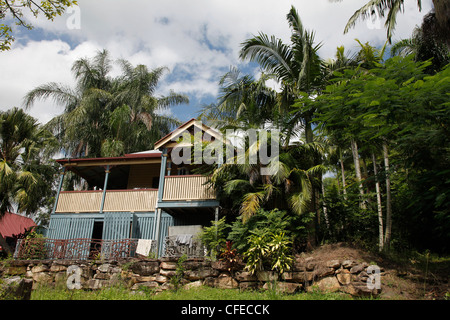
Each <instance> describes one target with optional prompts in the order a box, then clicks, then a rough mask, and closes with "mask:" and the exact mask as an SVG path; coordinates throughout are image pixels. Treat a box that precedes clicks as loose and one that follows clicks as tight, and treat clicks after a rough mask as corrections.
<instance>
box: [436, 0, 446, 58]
mask: <svg viewBox="0 0 450 320" xmlns="http://www.w3.org/2000/svg"><path fill="white" fill-rule="evenodd" d="M433 5H434V12H435V15H436V20H437V23H438V25H439V28H440V29H441V34H442V35H443V39H442V40H443V41H444V42H445V44H446V45H447V48H448V49H449V50H450V2H449V1H448V0H433Z"/></svg>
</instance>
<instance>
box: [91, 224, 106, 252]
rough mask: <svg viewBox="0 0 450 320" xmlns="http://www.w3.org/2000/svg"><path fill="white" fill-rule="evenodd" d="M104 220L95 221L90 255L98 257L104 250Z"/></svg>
mask: <svg viewBox="0 0 450 320" xmlns="http://www.w3.org/2000/svg"><path fill="white" fill-rule="evenodd" d="M102 238H103V221H95V222H94V227H93V230H92V237H91V247H90V250H89V257H91V258H96V257H97V256H98V255H100V254H101V252H102Z"/></svg>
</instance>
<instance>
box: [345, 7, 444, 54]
mask: <svg viewBox="0 0 450 320" xmlns="http://www.w3.org/2000/svg"><path fill="white" fill-rule="evenodd" d="M404 2H405V1H404V0H369V1H368V2H367V3H366V4H365V5H364V6H362V7H361V8H359V9H358V10H356V11H355V13H354V14H353V15H352V16H351V17H350V19H349V20H348V22H347V25H346V26H345V29H344V33H347V32H348V30H350V28H353V27H354V26H355V25H356V22H357V21H358V19H363V20H365V19H368V18H373V17H374V16H375V17H383V18H384V17H385V16H386V22H385V24H384V25H385V28H386V35H387V39H388V41H389V43H391V39H392V36H393V34H394V30H395V27H396V24H397V14H398V13H399V12H403V11H404V10H403V9H404ZM433 5H434V9H433V10H432V11H431V12H430V13H428V15H432V16H433V23H432V28H433V29H434V30H435V32H436V34H437V38H438V39H439V40H440V41H441V42H442V43H445V44H446V45H447V48H448V49H449V50H450V22H449V19H448V17H449V15H450V6H449V5H448V1H447V0H433ZM417 7H418V8H419V11H421V10H422V1H421V0H417Z"/></svg>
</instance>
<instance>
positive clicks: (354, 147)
mask: <svg viewBox="0 0 450 320" xmlns="http://www.w3.org/2000/svg"><path fill="white" fill-rule="evenodd" d="M351 146H352V154H353V162H354V163H355V174H356V180H357V182H358V187H359V193H360V194H361V199H360V201H359V207H360V208H361V209H366V203H365V202H364V189H363V185H362V178H361V166H360V165H359V153H358V144H357V143H356V141H355V139H353V138H352V140H351Z"/></svg>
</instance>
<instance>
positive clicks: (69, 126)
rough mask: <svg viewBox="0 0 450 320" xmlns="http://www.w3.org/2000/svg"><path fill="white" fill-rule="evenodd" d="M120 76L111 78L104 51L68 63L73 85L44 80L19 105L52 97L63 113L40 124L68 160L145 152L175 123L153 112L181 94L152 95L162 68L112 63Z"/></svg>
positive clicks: (181, 100) (183, 98)
mask: <svg viewBox="0 0 450 320" xmlns="http://www.w3.org/2000/svg"><path fill="white" fill-rule="evenodd" d="M118 62H119V64H120V66H121V67H122V74H121V75H119V76H117V77H111V76H110V72H111V69H112V60H111V58H110V55H109V53H108V51H106V50H102V51H99V52H98V53H97V54H96V55H95V56H94V57H93V58H90V59H88V58H82V59H78V60H76V61H75V62H74V64H73V65H72V72H73V74H74V77H75V81H76V86H75V88H70V87H67V86H65V85H62V84H58V83H54V82H50V83H47V84H43V85H40V86H38V87H36V88H34V89H33V90H31V91H29V92H28V93H27V94H26V96H25V98H24V101H25V107H27V108H28V107H30V106H32V105H33V104H34V102H35V101H37V100H39V99H43V100H46V99H52V100H53V101H54V102H56V103H57V104H58V105H60V106H62V107H63V108H64V112H63V113H62V114H61V115H59V116H56V117H54V118H53V119H52V120H50V121H49V122H48V123H47V124H46V128H47V129H48V130H50V131H51V132H52V133H53V134H54V135H55V136H56V137H57V138H58V139H59V141H60V144H61V145H60V151H62V152H64V153H65V154H70V155H71V156H72V157H83V156H89V157H100V156H120V155H123V154H124V153H130V152H136V151H142V150H148V149H149V148H151V147H152V146H153V144H154V142H155V141H157V140H158V139H160V138H161V137H162V136H165V135H166V134H167V133H169V132H170V130H171V129H172V128H173V127H174V126H175V125H179V121H178V120H177V119H175V118H172V117H168V116H164V115H161V114H160V113H159V112H157V110H158V111H159V110H161V109H167V108H169V107H171V106H173V105H177V104H181V103H187V102H188V100H189V99H188V98H187V96H185V95H181V94H176V93H174V92H172V91H171V92H170V93H169V94H168V95H167V96H162V97H155V96H154V93H155V90H156V87H157V85H158V82H159V80H160V78H161V77H162V76H163V74H164V72H166V71H167V68H164V67H159V68H155V69H149V68H147V67H146V66H145V65H137V66H133V65H131V64H130V63H129V62H128V61H125V60H118Z"/></svg>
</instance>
